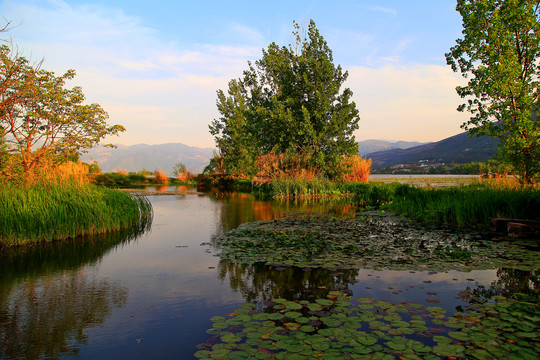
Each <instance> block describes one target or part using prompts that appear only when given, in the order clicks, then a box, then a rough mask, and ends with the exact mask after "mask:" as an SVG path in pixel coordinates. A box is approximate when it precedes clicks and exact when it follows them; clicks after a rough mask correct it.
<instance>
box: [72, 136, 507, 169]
mask: <svg viewBox="0 0 540 360" xmlns="http://www.w3.org/2000/svg"><path fill="white" fill-rule="evenodd" d="M497 144H498V142H497V141H496V140H493V139H492V138H491V137H489V136H482V137H479V138H476V137H473V138H469V137H468V136H467V133H462V134H458V135H455V136H452V137H449V138H447V139H444V140H441V141H438V142H433V143H420V142H413V141H386V140H365V141H360V142H359V143H358V149H359V153H360V154H361V155H363V156H364V157H367V158H371V159H372V160H373V168H374V169H380V168H386V167H389V166H393V165H398V164H418V163H420V162H421V161H422V162H423V163H445V164H449V163H468V162H472V161H486V160H488V159H489V158H491V157H492V156H493V155H494V154H495V153H496V152H497ZM213 152H214V149H212V148H200V147H195V146H188V145H185V144H181V143H170V144H159V145H147V144H139V145H130V146H126V145H118V147H117V148H115V149H110V148H104V147H97V148H94V149H91V150H90V151H89V152H88V153H87V154H84V155H83V156H81V160H82V161H85V162H93V161H95V162H97V164H98V166H99V167H100V168H101V170H102V171H103V172H112V171H118V170H124V171H127V172H131V171H133V172H139V171H141V170H142V169H147V170H150V171H154V170H163V171H165V172H166V173H167V174H169V175H171V174H172V171H173V167H174V165H175V164H176V163H178V162H181V163H183V164H184V165H185V166H186V168H187V170H189V171H191V172H193V173H195V174H198V173H201V172H202V171H203V169H204V167H205V166H206V165H208V163H209V161H210V158H212V156H213Z"/></svg>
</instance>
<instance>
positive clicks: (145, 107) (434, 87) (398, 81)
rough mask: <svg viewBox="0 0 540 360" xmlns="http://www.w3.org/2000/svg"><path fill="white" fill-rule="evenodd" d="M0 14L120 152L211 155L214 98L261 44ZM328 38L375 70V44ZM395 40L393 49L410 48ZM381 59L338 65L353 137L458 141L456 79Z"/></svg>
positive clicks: (91, 19) (103, 16)
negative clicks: (67, 81)
mask: <svg viewBox="0 0 540 360" xmlns="http://www.w3.org/2000/svg"><path fill="white" fill-rule="evenodd" d="M375 10H377V11H383V12H386V13H389V14H393V13H394V12H393V11H392V9H385V8H381V9H375ZM0 13H2V14H3V16H5V17H6V18H8V19H12V20H13V24H14V25H18V26H17V27H16V28H15V29H13V30H12V31H10V33H9V35H10V36H12V37H13V40H14V42H15V43H16V44H18V45H20V47H21V49H22V50H23V51H24V52H25V54H27V55H29V54H31V55H32V58H33V59H35V60H39V59H41V58H42V57H44V58H45V62H44V65H43V68H45V69H47V70H54V71H57V72H58V73H60V72H65V71H66V70H67V69H69V68H74V69H76V70H77V74H78V75H77V77H76V78H75V80H74V81H73V85H80V86H82V87H83V91H84V92H85V94H86V95H87V99H88V101H89V102H97V103H100V104H101V105H102V106H103V107H104V109H105V110H106V111H108V112H109V115H110V121H111V123H119V124H122V125H124V126H125V127H126V128H127V129H128V131H127V132H126V133H124V134H122V135H121V137H120V138H114V139H112V140H111V141H114V142H118V143H124V144H133V143H142V142H145V143H151V144H152V143H165V142H183V143H186V144H188V145H194V146H213V140H212V137H211V136H210V134H209V132H208V124H209V123H210V122H211V121H212V120H213V119H214V118H216V117H217V116H218V113H217V109H216V106H215V102H216V90H218V89H225V88H226V87H227V82H228V81H229V80H230V79H232V78H237V77H239V76H240V75H241V73H242V71H243V70H245V69H246V67H247V60H249V59H251V60H253V59H257V58H259V57H260V55H261V53H260V51H261V50H260V48H261V47H262V46H264V45H266V44H264V45H262V46H261V47H259V45H257V43H258V42H260V41H261V39H262V35H261V33H260V32H258V31H257V30H256V29H253V28H250V27H247V26H244V25H242V24H238V23H233V24H232V25H231V28H232V29H234V32H235V34H241V35H238V39H239V41H240V42H247V43H248V45H238V44H237V43H234V42H230V43H228V44H196V45H191V46H189V47H179V45H178V44H180V43H183V42H182V41H181V39H175V40H173V41H164V40H162V38H161V37H160V34H159V33H158V32H157V31H155V30H154V29H151V28H149V27H146V26H144V24H143V21H142V20H141V19H140V18H137V17H134V16H130V15H127V14H126V13H124V12H123V11H121V10H118V9H114V8H110V7H100V6H97V5H92V6H80V5H72V4H68V3H66V2H64V1H61V0H45V1H37V2H32V1H28V2H24V1H13V0H4V1H3V2H0ZM286 32H287V33H290V28H287V29H286ZM330 34H331V35H330V41H329V43H330V45H332V47H333V46H334V43H333V41H332V40H335V41H336V42H338V43H340V44H341V47H339V46H338V50H339V51H340V54H346V55H347V56H348V58H352V57H349V55H351V54H352V53H347V51H346V49H347V48H350V47H351V44H353V46H354V47H355V48H356V47H363V48H364V50H365V51H364V54H365V56H366V58H367V59H368V61H367V63H375V64H380V63H381V61H380V58H381V57H382V55H381V54H380V46H381V45H380V44H379V43H378V42H377V40H376V37H375V36H374V35H372V34H368V33H362V32H353V31H347V30H343V29H340V28H334V29H333V30H331V31H330ZM404 39H405V40H403V41H402V43H401V46H398V48H399V49H405V48H407V46H409V44H410V42H411V41H413V40H414V39H412V38H407V37H404ZM340 40H341V41H340ZM336 53H337V52H336V51H334V54H336ZM384 55H388V59H386V60H385V62H383V63H386V64H388V63H391V64H393V65H386V66H382V67H376V68H367V67H359V66H356V67H355V66H352V67H351V66H350V65H347V66H346V67H347V68H348V69H349V73H350V76H349V80H348V82H347V86H348V87H350V88H351V89H352V90H353V92H354V94H355V96H354V100H355V101H356V103H357V105H358V108H359V111H360V116H361V122H360V130H359V131H358V133H357V137H358V138H359V139H366V138H395V139H402V140H420V141H428V140H438V139H441V138H443V137H446V136H450V135H453V134H455V133H458V132H459V131H460V129H459V125H460V124H461V123H463V122H464V121H465V120H466V117H467V116H466V114H465V115H464V114H460V113H458V112H457V111H456V110H455V109H456V107H457V105H458V103H459V99H458V98H457V95H456V94H455V91H454V87H455V86H456V84H457V83H458V80H457V77H456V76H455V75H454V74H452V72H451V71H450V69H448V68H446V67H443V66H433V65H411V66H400V65H399V52H398V53H392V54H388V51H386V53H385V54H384ZM351 56H352V55H351ZM370 59H371V60H370ZM356 63H360V62H356ZM363 63H365V62H363Z"/></svg>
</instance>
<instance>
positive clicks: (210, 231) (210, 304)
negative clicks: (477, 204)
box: [0, 193, 500, 359]
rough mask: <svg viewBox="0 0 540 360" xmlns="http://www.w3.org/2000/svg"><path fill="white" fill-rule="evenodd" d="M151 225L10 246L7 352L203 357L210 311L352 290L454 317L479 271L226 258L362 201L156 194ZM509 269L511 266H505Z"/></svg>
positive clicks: (2, 300) (480, 280) (5, 355)
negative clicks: (285, 227)
mask: <svg viewBox="0 0 540 360" xmlns="http://www.w3.org/2000/svg"><path fill="white" fill-rule="evenodd" d="M149 199H150V201H151V203H152V205H153V208H154V219H153V223H152V226H151V229H150V230H149V231H141V232H139V233H137V232H133V231H131V232H122V233H118V234H114V235H108V236H105V237H100V238H94V239H90V240H89V239H85V240H82V239H81V240H76V241H69V242H59V243H53V244H46V245H40V246H33V247H29V248H20V249H11V250H6V251H2V252H0V358H1V359H192V358H193V354H194V353H195V352H196V351H197V345H198V344H200V343H203V342H205V341H206V340H207V339H208V334H207V333H206V330H207V329H209V328H210V327H211V326H212V323H211V322H210V318H211V317H213V316H215V315H223V316H226V315H227V314H228V313H231V312H232V311H233V310H234V309H236V308H238V307H239V306H240V305H241V304H242V303H244V302H251V303H254V304H258V305H261V304H264V303H265V302H266V301H269V300H270V299H272V298H291V297H292V296H293V295H294V296H295V297H296V298H298V296H305V297H306V298H307V299H309V298H310V297H317V296H318V295H319V293H320V294H321V295H324V293H325V292H327V291H328V290H329V289H334V288H340V289H348V290H350V291H351V292H352V295H353V297H371V298H374V299H377V300H387V301H390V302H392V303H396V304H399V303H402V302H407V301H414V302H418V303H420V304H424V305H429V304H433V303H437V306H441V307H444V308H446V309H448V311H450V312H453V311H455V309H456V308H459V307H460V306H464V305H465V303H464V301H463V299H462V298H461V297H460V296H458V294H459V293H460V292H462V291H463V290H465V289H466V288H467V287H472V288H477V287H479V286H480V287H482V286H484V287H489V285H490V284H492V283H494V282H496V281H497V280H498V275H497V273H498V269H489V270H475V271H469V272H459V271H448V272H437V273H435V272H429V271H425V272H422V271H420V272H419V271H416V272H415V271H389V270H385V271H376V270H370V269H358V270H346V271H341V272H339V273H333V272H330V271H325V270H316V269H314V270H311V271H307V270H306V269H300V268H275V267H269V266H263V265H242V264H233V263H231V262H229V261H226V260H221V261H220V260H219V258H218V257H216V256H215V253H216V252H217V251H218V249H217V244H216V243H215V237H216V235H217V234H220V233H222V232H224V231H228V230H231V229H233V228H235V227H236V226H238V225H239V224H241V223H243V222H248V221H254V220H270V219H273V218H276V217H280V216H283V215H286V214H291V213H295V212H299V211H311V212H333V213H335V214H336V216H352V215H353V214H354V212H355V209H354V207H353V206H351V205H345V204H342V205H336V204H331V203H326V204H324V203H323V204H317V203H298V202H297V203H279V202H264V201H258V200H255V199H254V198H252V197H251V196H250V195H246V194H227V195H223V194H209V195H199V194H195V193H187V194H185V195H163V196H149ZM499 273H500V271H499Z"/></svg>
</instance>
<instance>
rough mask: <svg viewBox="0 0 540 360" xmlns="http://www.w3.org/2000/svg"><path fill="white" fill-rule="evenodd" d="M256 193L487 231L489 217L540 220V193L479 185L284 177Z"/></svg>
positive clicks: (535, 189) (532, 189) (258, 188)
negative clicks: (329, 200)
mask: <svg viewBox="0 0 540 360" xmlns="http://www.w3.org/2000/svg"><path fill="white" fill-rule="evenodd" d="M253 190H254V191H255V192H256V193H257V194H258V195H260V196H262V197H266V198H302V197H311V198H317V197H334V198H336V199H337V200H339V199H340V198H344V197H347V198H349V199H352V200H354V201H355V202H356V203H357V204H358V205H359V206H360V207H366V206H375V207H382V208H384V209H386V210H388V211H392V212H394V213H397V214H402V215H405V216H409V217H412V218H415V219H418V220H421V221H424V222H426V223H433V224H446V225H454V226H481V227H487V226H488V225H489V220H490V218H494V217H506V218H518V219H530V220H540V189H538V188H531V187H509V186H504V185H501V184H498V185H497V184H496V185H494V184H491V183H476V184H472V185H462V186H455V187H445V188H424V187H417V186H410V185H406V184H399V183H389V184H385V183H354V182H345V183H334V182H331V181H327V180H324V179H322V180H321V179H315V180H313V181H307V180H304V179H283V180H279V181H275V182H273V183H269V184H263V185H261V186H254V187H253Z"/></svg>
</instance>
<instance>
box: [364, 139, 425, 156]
mask: <svg viewBox="0 0 540 360" xmlns="http://www.w3.org/2000/svg"><path fill="white" fill-rule="evenodd" d="M422 144H425V143H421V142H418V141H388V140H364V141H359V142H358V153H359V154H360V155H365V154H369V153H373V152H376V151H383V150H390V149H408V148H411V147H414V146H418V145H422Z"/></svg>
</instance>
